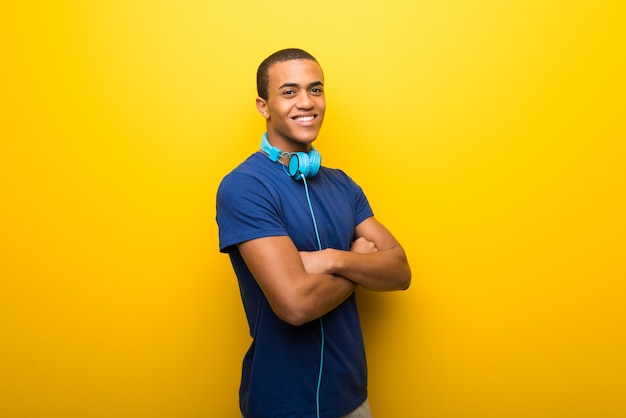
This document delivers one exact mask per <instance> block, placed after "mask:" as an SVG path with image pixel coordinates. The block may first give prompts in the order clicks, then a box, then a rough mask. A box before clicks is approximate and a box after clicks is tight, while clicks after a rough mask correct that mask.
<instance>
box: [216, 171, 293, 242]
mask: <svg viewBox="0 0 626 418" xmlns="http://www.w3.org/2000/svg"><path fill="white" fill-rule="evenodd" d="M216 205H217V207H216V219H217V224H218V228H219V246H220V251H221V252H225V253H227V252H230V251H231V250H232V249H233V246H235V245H237V244H240V243H242V242H245V241H249V240H252V239H257V238H263V237H270V236H283V235H288V234H287V230H286V228H285V225H284V223H283V221H282V220H281V219H280V217H279V210H278V200H277V199H276V196H275V195H274V193H272V192H271V191H270V190H269V189H268V188H267V187H266V186H265V185H264V184H263V182H262V181H260V180H259V179H258V178H256V177H254V176H252V175H248V174H243V173H231V174H229V175H227V176H226V177H225V178H224V179H223V180H222V182H221V184H220V186H219V188H218V191H217V198H216Z"/></svg>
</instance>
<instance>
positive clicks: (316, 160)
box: [307, 149, 322, 178]
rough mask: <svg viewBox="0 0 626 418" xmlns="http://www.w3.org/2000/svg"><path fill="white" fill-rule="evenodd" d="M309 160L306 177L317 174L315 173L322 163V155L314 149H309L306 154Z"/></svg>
mask: <svg viewBox="0 0 626 418" xmlns="http://www.w3.org/2000/svg"><path fill="white" fill-rule="evenodd" d="M308 157H309V161H310V173H309V175H308V176H307V178H310V177H315V176H317V173H318V172H319V171H320V166H321V165H322V155H321V154H320V153H319V152H317V150H316V149H311V151H309V154H308Z"/></svg>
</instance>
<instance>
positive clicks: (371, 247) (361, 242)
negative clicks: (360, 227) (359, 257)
mask: <svg viewBox="0 0 626 418" xmlns="http://www.w3.org/2000/svg"><path fill="white" fill-rule="evenodd" d="M350 251H352V252H355V253H361V254H370V253H375V252H378V248H376V244H374V243H373V242H372V241H368V240H367V239H365V238H363V237H359V238H357V239H356V240H355V241H354V242H353V243H352V246H351V247H350Z"/></svg>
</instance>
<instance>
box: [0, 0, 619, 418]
mask: <svg viewBox="0 0 626 418" xmlns="http://www.w3.org/2000/svg"><path fill="white" fill-rule="evenodd" d="M11 3H15V4H11ZM625 9H626V6H625V3H624V2H623V1H617V0H616V1H610V0H598V1H576V0H573V1H546V0H541V1H540V0H527V1H522V0H513V1H495V0H476V1H461V0H441V1H428V2H426V1H409V0H405V1H397V0H396V1H384V2H383V1H375V0H367V1H356V0H344V1H337V0H333V1H331V0H320V1H317V2H285V1H271V2H270V1H261V0H254V1H253V0H249V1H245V2H239V1H236V0H234V1H173V0H172V1H147V0H146V1H138V0H129V1H54V2H53V1H50V2H44V1H38V2H37V1H35V2H4V3H3V4H2V5H1V6H0V141H1V142H0V185H1V189H0V210H1V217H0V228H1V229H0V245H1V248H0V250H1V252H0V254H1V263H0V275H1V281H0V339H1V340H0V416H2V417H3V418H4V417H7V418H21V417H45V418H56V417H59V418H61V417H62V418H72V417H76V418H78V417H81V418H84V417H86V418H98V417H106V418H109V417H110V418H113V417H115V418H136V417H146V418H148V417H149V418H159V417H168V418H169V417H182V418H191V417H219V418H221V417H237V416H238V412H237V390H238V384H239V373H240V362H241V358H242V356H243V354H244V351H245V350H246V348H247V344H248V343H249V336H248V335H247V328H246V322H245V316H244V313H243V309H242V307H241V302H240V299H239V294H238V288H237V284H236V280H235V277H234V275H233V273H232V271H231V267H230V264H229V261H228V258H227V257H226V256H225V255H223V254H219V252H218V246H217V228H216V224H215V221H214V217H215V192H216V189H217V185H218V183H219V181H220V180H221V178H222V177H223V175H225V174H226V173H227V172H228V171H229V170H230V169H232V168H233V167H234V166H235V165H236V164H237V163H239V162H240V161H241V160H242V159H243V158H245V157H247V156H248V155H249V154H251V153H252V152H254V151H255V150H256V149H257V147H258V144H259V141H260V135H261V133H262V132H263V129H264V123H263V119H262V118H261V117H260V116H259V115H258V114H257V113H256V109H255V107H254V99H255V94H256V93H255V78H254V76H255V71H256V67H257V65H258V64H259V62H260V61H261V60H262V59H263V58H264V57H265V56H267V55H269V54H270V53H272V52H274V51H275V50H277V49H280V48H284V47H291V46H297V47H301V48H304V49H307V50H309V51H310V52H311V53H313V54H314V55H315V56H316V57H317V58H318V59H319V61H320V62H321V64H322V66H323V68H324V70H325V74H326V94H327V102H328V113H327V120H326V123H325V126H324V128H323V130H322V133H321V135H320V137H319V140H318V141H317V142H316V147H317V148H318V149H319V150H320V151H321V153H322V155H323V159H324V160H323V161H324V164H325V165H327V166H331V167H341V168H343V169H345V170H346V171H347V172H348V173H349V174H350V175H351V176H352V177H353V178H354V179H355V180H356V181H357V182H358V183H360V184H361V185H362V186H363V188H364V189H365V191H366V193H367V194H368V196H369V198H370V201H371V203H372V205H373V207H374V210H375V212H376V215H377V217H378V218H379V219H380V220H381V221H382V222H383V223H384V224H386V225H387V226H388V227H389V228H390V229H391V230H392V231H393V232H394V234H395V235H396V236H397V237H398V238H399V240H400V241H401V242H402V243H403V244H404V246H405V247H406V251H407V253H408V255H409V258H410V262H411V264H412V268H413V272H414V278H413V284H412V287H411V288H410V289H409V290H408V291H407V292H398V293H386V294H373V293H368V292H359V298H360V305H361V311H362V312H361V316H362V319H363V323H364V335H365V339H366V348H367V352H368V359H369V365H370V400H371V404H372V409H373V412H374V414H375V416H376V417H378V418H381V417H382V418H396V417H398V418H402V417H424V418H459V417H461V418H466V417H467V418H492V417H493V418H516V417H519V418H528V417H532V418H543V417H545V418H554V417H558V418H561V417H563V418H566V417H567V418H579V417H585V418H596V417H600V418H612V417H624V416H626V399H625V396H626V356H625V352H626V338H625V325H624V324H625V320H626V308H625V307H624V296H625V290H626V289H625V288H626V284H625V282H624V280H625V279H626V265H625V264H626V263H625V260H624V259H625V258H626V257H625V254H624V253H625V248H626V242H625V241H626V240H625V236H626V221H625V220H624V214H625V212H626V201H625V197H624V195H625V189H626V187H625V186H626V169H625V168H624V166H625V157H626V145H625V139H626V128H625V119H626V118H625V110H626V99H625V97H626V82H625V81H624V76H625V74H626V58H625V56H626V47H625V39H626V31H625V28H626V11H625ZM276 262H280V260H276Z"/></svg>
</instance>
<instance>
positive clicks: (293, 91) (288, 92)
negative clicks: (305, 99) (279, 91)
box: [283, 90, 296, 96]
mask: <svg viewBox="0 0 626 418" xmlns="http://www.w3.org/2000/svg"><path fill="white" fill-rule="evenodd" d="M295 94H296V91H295V90H285V91H283V96H293V95H295Z"/></svg>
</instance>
